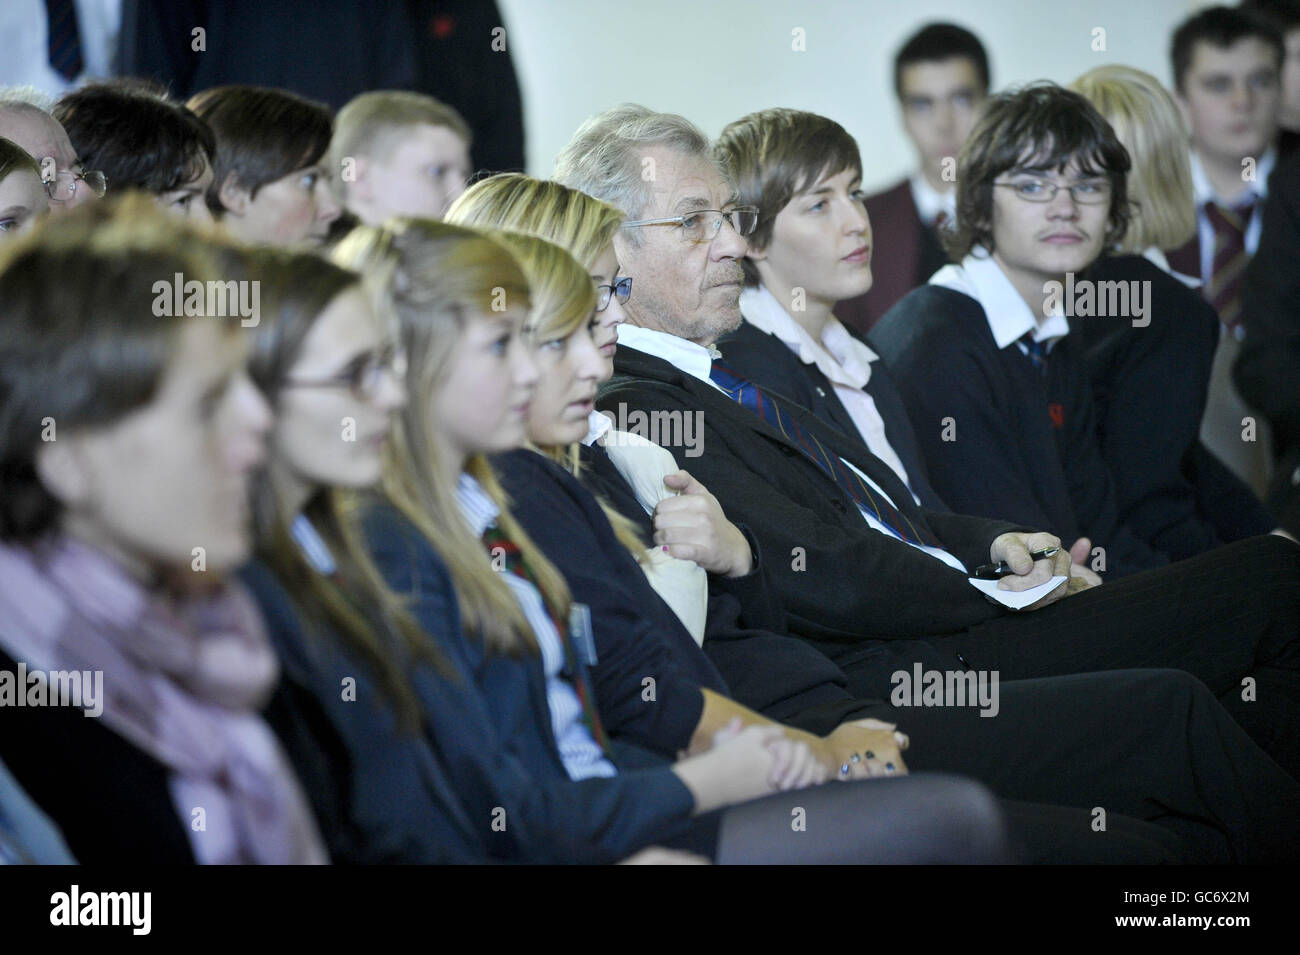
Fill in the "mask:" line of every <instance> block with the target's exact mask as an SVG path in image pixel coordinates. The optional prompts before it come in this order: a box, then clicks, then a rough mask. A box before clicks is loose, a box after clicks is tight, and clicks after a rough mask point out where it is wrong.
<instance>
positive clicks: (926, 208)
mask: <svg viewBox="0 0 1300 955" xmlns="http://www.w3.org/2000/svg"><path fill="white" fill-rule="evenodd" d="M907 181H908V185H910V186H911V187H912V201H913V202H914V203H916V211H917V213H918V214H919V215H920V216H921V221H922V222H924V223H925V224H926V225H933V224H934V220H935V219H936V218H937V217H938V215H939V213H940V212H945V213H947V214H948V220H949V221H950V222H951V221H954V220H955V219H956V218H957V190H956V189H949V190H948V191H947V192H940V191H939V190H938V189H936V188H934V186H932V185H930V180H928V179H926V178H925V176H924V174H922V173H921V171H920V170H919V169H918V170H917V171H916V172H914V173H912V175H911V176H910V177H909V178H908V180H907Z"/></svg>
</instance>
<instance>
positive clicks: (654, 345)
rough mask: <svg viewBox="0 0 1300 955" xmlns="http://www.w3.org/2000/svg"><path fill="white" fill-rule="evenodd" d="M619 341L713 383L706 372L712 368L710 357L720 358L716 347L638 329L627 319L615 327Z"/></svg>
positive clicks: (665, 333)
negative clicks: (706, 346) (707, 346)
mask: <svg viewBox="0 0 1300 955" xmlns="http://www.w3.org/2000/svg"><path fill="white" fill-rule="evenodd" d="M618 343H619V345H626V346H627V347H628V348H635V349H636V350H637V351H640V352H645V353H646V354H647V355H654V356H655V357H656V358H662V359H663V360H664V361H666V362H668V363H669V364H670V365H672V366H673V367H674V368H676V369H677V370H679V371H684V372H686V374H688V375H691V376H692V377H694V378H699V379H700V380H701V381H707V382H709V383H710V384H712V381H713V379H711V378H710V377H709V373H710V372H711V371H712V370H713V359H714V358H717V357H719V353H718V350H717V349H716V348H713V347H709V348H705V347H704V346H703V345H697V344H695V342H693V341H688V340H687V339H685V338H679V337H677V336H676V335H670V334H668V333H667V332H660V331H656V330H655V329H653V328H641V327H640V326H639V325H633V324H631V323H630V322H624V323H623V324H622V325H620V326H618Z"/></svg>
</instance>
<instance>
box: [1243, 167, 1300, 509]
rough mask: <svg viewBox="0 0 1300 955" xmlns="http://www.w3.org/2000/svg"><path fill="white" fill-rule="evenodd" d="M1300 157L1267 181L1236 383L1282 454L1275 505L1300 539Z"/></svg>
mask: <svg viewBox="0 0 1300 955" xmlns="http://www.w3.org/2000/svg"><path fill="white" fill-rule="evenodd" d="M1298 259H1300V156H1291V157H1289V158H1288V159H1286V160H1285V161H1284V162H1281V163H1279V164H1278V166H1277V167H1276V168H1275V169H1274V170H1273V175H1272V177H1271V178H1270V180H1269V193H1268V199H1267V200H1266V201H1265V203H1264V227H1263V231H1262V232H1261V233H1260V237H1259V248H1257V249H1256V250H1255V257H1254V258H1253V259H1252V260H1251V262H1250V265H1248V266H1247V267H1246V279H1245V283H1244V284H1243V286H1242V290H1241V296H1242V322H1243V324H1244V325H1245V328H1246V337H1245V339H1244V340H1243V341H1242V343H1241V352H1240V354H1239V355H1238V357H1237V366H1236V368H1235V369H1234V370H1233V380H1234V381H1235V382H1236V384H1237V387H1238V388H1239V389H1240V390H1241V396H1242V397H1243V398H1245V399H1246V400H1247V401H1248V402H1250V404H1251V406H1252V407H1254V408H1258V409H1259V410H1260V412H1261V413H1262V414H1264V415H1266V416H1267V417H1268V419H1269V421H1270V422H1271V423H1272V425H1273V428H1274V441H1275V446H1276V449H1277V450H1278V451H1279V453H1280V455H1281V461H1280V463H1279V464H1280V466H1279V467H1278V469H1277V478H1276V480H1275V482H1274V485H1273V488H1272V493H1271V494H1270V500H1271V502H1272V504H1273V506H1274V508H1275V510H1276V511H1277V513H1278V516H1279V518H1281V520H1282V524H1283V526H1285V527H1286V528H1287V529H1288V530H1290V531H1291V532H1292V533H1300V478H1297V475H1300V271H1297V268H1296V262H1297V260H1298Z"/></svg>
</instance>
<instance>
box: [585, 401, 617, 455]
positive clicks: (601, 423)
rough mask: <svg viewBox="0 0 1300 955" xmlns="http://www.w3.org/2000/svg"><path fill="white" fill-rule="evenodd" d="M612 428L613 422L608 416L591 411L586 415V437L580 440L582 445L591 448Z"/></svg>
mask: <svg viewBox="0 0 1300 955" xmlns="http://www.w3.org/2000/svg"><path fill="white" fill-rule="evenodd" d="M612 427H614V422H613V421H612V420H611V419H610V416H609V415H607V414H605V413H604V412H601V411H594V410H593V411H592V412H591V413H590V414H588V415H587V436H586V437H585V438H583V439H582V443H583V444H585V445H586V446H587V447H591V446H592V445H593V444H595V443H596V442H597V441H599V440H600V439H601V438H602V437H604V436H605V434H606V432H608V431H609V429H610V428H612Z"/></svg>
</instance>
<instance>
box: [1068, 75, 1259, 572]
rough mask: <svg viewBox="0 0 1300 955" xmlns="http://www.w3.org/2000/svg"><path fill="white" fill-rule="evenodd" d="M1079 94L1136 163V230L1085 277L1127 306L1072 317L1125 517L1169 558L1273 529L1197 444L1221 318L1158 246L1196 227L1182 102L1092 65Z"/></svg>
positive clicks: (1077, 86) (1145, 82) (1147, 83)
mask: <svg viewBox="0 0 1300 955" xmlns="http://www.w3.org/2000/svg"><path fill="white" fill-rule="evenodd" d="M1071 89H1073V90H1074V91H1075V92H1077V93H1080V94H1081V95H1083V96H1084V97H1086V98H1087V99H1088V100H1089V101H1090V102H1091V103H1092V104H1093V105H1094V106H1096V107H1097V110H1098V111H1099V112H1100V113H1101V114H1102V116H1104V117H1105V119H1106V121H1107V122H1109V123H1110V124H1111V126H1112V127H1113V128H1114V130H1115V133H1116V135H1117V136H1118V137H1119V140H1120V142H1121V143H1123V145H1124V148H1125V149H1127V150H1128V153H1129V156H1130V158H1131V160H1132V168H1131V169H1130V170H1129V173H1128V190H1129V198H1130V201H1131V203H1132V216H1131V218H1130V220H1129V226H1128V230H1127V231H1126V232H1125V233H1124V235H1123V236H1122V237H1121V238H1120V240H1119V243H1118V245H1117V248H1116V250H1115V254H1113V255H1110V256H1106V257H1103V258H1102V259H1101V260H1100V261H1098V262H1097V264H1096V265H1095V266H1093V268H1092V269H1090V270H1089V273H1088V275H1087V278H1088V279H1091V280H1092V281H1094V282H1097V283H1103V282H1117V281H1118V282H1123V283H1125V285H1123V286H1112V287H1114V288H1124V289H1126V290H1127V291H1128V292H1129V295H1128V303H1129V306H1130V307H1129V308H1128V309H1127V310H1125V314H1111V315H1104V316H1078V317H1073V318H1072V320H1071V326H1072V329H1073V330H1074V331H1077V332H1079V333H1080V334H1081V335H1082V337H1083V339H1084V341H1085V342H1086V352H1085V355H1086V361H1087V365H1088V374H1089V378H1090V379H1091V381H1092V386H1093V396H1094V401H1095V405H1096V411H1097V423H1098V430H1099V438H1100V445H1101V451H1102V455H1103V457H1104V458H1105V459H1106V463H1107V465H1108V466H1109V468H1110V471H1111V474H1112V475H1113V476H1114V479H1115V491H1116V498H1117V503H1118V506H1119V512H1120V520H1121V521H1122V522H1123V523H1124V524H1127V525H1128V526H1129V527H1130V528H1132V529H1133V531H1134V532H1135V533H1137V534H1138V535H1140V536H1141V537H1142V538H1143V539H1144V540H1146V541H1147V542H1148V543H1149V544H1151V546H1153V547H1154V548H1156V549H1157V550H1160V551H1163V552H1164V553H1166V554H1168V555H1169V557H1170V559H1172V560H1182V559H1183V558H1185V557H1191V556H1193V555H1195V554H1199V553H1202V552H1203V551H1207V550H1210V549H1211V548H1214V547H1217V546H1219V545H1220V544H1226V543H1229V542H1231V541H1235V540H1240V539H1241V538H1244V537H1250V536H1252V535H1255V534H1265V533H1268V532H1269V531H1270V530H1272V529H1273V528H1274V527H1275V526H1276V521H1274V520H1273V518H1272V516H1271V515H1270V514H1269V513H1268V511H1267V510H1266V509H1265V508H1264V506H1263V504H1261V503H1260V501H1259V499H1258V498H1257V497H1256V496H1255V495H1254V493H1253V492H1252V491H1251V490H1250V489H1249V488H1248V487H1247V486H1246V484H1245V483H1244V482H1243V481H1241V480H1240V479H1239V478H1238V477H1236V476H1235V475H1234V474H1233V473H1232V472H1231V471H1229V470H1228V469H1227V467H1226V466H1225V465H1224V464H1223V463H1222V462H1220V461H1219V459H1218V458H1217V457H1215V456H1214V454H1213V453H1212V452H1211V451H1210V450H1209V449H1208V448H1207V447H1206V446H1205V445H1204V444H1203V443H1202V442H1201V440H1200V427H1201V418H1202V415H1203V414H1204V412H1205V406H1206V396H1207V393H1208V388H1209V383H1210V377H1211V367H1212V364H1213V362H1214V355H1215V349H1216V347H1217V346H1218V342H1219V319H1218V316H1217V315H1216V314H1215V312H1214V309H1213V308H1212V307H1211V306H1210V305H1209V303H1207V302H1206V301H1205V300H1204V299H1203V298H1202V297H1201V295H1200V294H1199V293H1198V292H1196V291H1194V290H1193V289H1192V288H1191V287H1190V286H1192V285H1196V284H1199V283H1197V282H1196V281H1195V280H1194V279H1189V278H1187V277H1186V276H1182V275H1179V274H1178V273H1176V272H1173V271H1172V270H1171V269H1170V267H1169V263H1168V261H1167V260H1166V258H1165V255H1164V252H1163V251H1162V250H1164V249H1174V248H1177V247H1179V246H1181V245H1182V244H1183V243H1184V242H1186V241H1187V239H1188V238H1190V237H1191V235H1192V234H1193V233H1194V232H1195V230H1196V208H1195V205H1194V201H1193V192H1192V173H1191V165H1190V158H1189V153H1188V148H1187V131H1186V128H1185V127H1184V126H1183V122H1182V117H1181V115H1180V114H1179V112H1178V107H1177V106H1176V105H1175V103H1174V100H1173V97H1172V96H1170V94H1169V92H1168V91H1167V90H1166V89H1165V88H1164V87H1163V86H1161V85H1160V82H1159V81H1158V80H1157V79H1156V78H1155V77H1154V76H1152V75H1150V74H1149V73H1144V72H1142V71H1141V70H1135V69H1133V68H1131V67H1127V66H1118V65H1111V66H1101V67H1098V68H1096V69H1094V70H1089V71H1088V72H1087V73H1085V74H1083V75H1082V76H1080V77H1079V78H1078V79H1077V80H1075V81H1074V83H1073V84H1071ZM1096 288H1097V289H1098V290H1099V291H1100V290H1103V289H1106V288H1108V286H1105V285H1101V284H1098V285H1097V286H1096ZM1098 301H1101V299H1100V297H1099V299H1098ZM1139 309H1141V311H1142V314H1139ZM1067 314H1068V313H1067Z"/></svg>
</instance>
